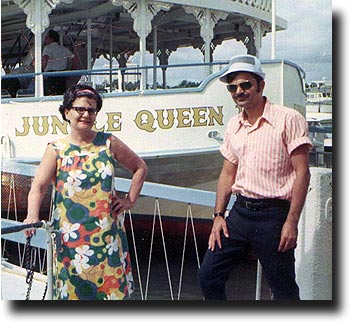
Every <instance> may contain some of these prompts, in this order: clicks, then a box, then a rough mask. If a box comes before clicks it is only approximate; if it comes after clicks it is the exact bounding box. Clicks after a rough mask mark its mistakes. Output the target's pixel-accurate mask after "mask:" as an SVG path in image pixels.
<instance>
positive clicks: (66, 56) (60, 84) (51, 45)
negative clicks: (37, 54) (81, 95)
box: [42, 30, 74, 95]
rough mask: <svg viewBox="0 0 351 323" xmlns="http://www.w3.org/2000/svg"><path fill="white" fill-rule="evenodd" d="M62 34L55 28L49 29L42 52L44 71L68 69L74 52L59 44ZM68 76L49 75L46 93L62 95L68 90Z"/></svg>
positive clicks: (46, 82) (45, 88) (46, 80)
mask: <svg viewBox="0 0 351 323" xmlns="http://www.w3.org/2000/svg"><path fill="white" fill-rule="evenodd" d="M59 40H60V36H59V34H58V33H57V32H56V31H54V30H49V31H48V33H47V34H46V37H45V39H44V45H45V47H44V49H43V54H42V70H43V72H60V71H64V70H66V69H67V66H68V65H69V64H70V60H71V59H73V57H74V54H73V53H72V52H71V51H70V50H69V49H68V48H66V47H64V46H61V45H60V44H59ZM66 80H67V77H66V76H47V77H46V79H45V82H44V93H45V95H60V94H63V93H64V92H65V90H66Z"/></svg>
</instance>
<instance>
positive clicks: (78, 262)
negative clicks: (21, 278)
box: [24, 85, 147, 300]
mask: <svg viewBox="0 0 351 323" xmlns="http://www.w3.org/2000/svg"><path fill="white" fill-rule="evenodd" d="M101 106H102V99H101V96H100V95H99V93H97V92H96V91H95V90H94V89H93V88H91V87H90V86H87V85H74V86H72V87H71V88H69V89H68V90H67V91H66V92H65V95H64V100H63V104H62V105H61V106H60V109H59V111H60V113H61V115H62V117H63V119H64V120H66V121H67V122H68V123H69V124H70V128H71V132H70V134H69V135H68V136H67V137H65V138H62V139H59V140H57V141H54V142H51V143H50V144H48V146H47V148H46V151H45V153H44V156H43V159H42V161H41V163H40V166H39V169H38V172H37V174H36V176H35V178H34V181H33V183H32V188H31V190H30V192H29V195H28V214H27V218H26V219H25V220H24V222H25V223H34V222H38V221H39V209H40V205H41V202H42V198H43V196H44V194H45V192H46V190H47V188H48V186H49V184H50V181H51V180H52V182H53V184H54V187H55V199H54V211H53V218H54V221H53V224H54V229H56V230H60V231H61V233H62V234H61V239H60V241H59V242H58V243H57V244H56V252H55V256H54V270H56V272H54V298H55V299H61V300H67V299H69V300H71V299H80V300H105V299H125V298H128V297H129V295H130V293H131V292H132V289H133V279H132V271H131V266H130V258H129V252H128V246H127V238H126V234H125V229H124V225H123V219H122V218H120V217H119V216H118V214H120V213H121V212H123V211H125V210H128V209H130V208H132V207H133V206H134V204H135V202H136V200H137V198H138V197H139V194H140V191H141V188H142V186H143V183H144V180H145V177H146V174H147V167H146V165H145V163H144V161H143V160H142V159H140V158H139V157H138V156H137V155H136V154H135V153H134V152H133V151H132V150H131V149H130V148H128V147H127V146H126V145H125V144H124V143H123V142H122V141H121V140H119V139H118V138H116V137H115V136H113V135H111V134H109V133H104V132H95V131H94V130H93V129H92V128H93V125H94V123H95V120H96V115H97V113H98V112H99V111H100V109H101ZM116 162H119V163H120V164H122V165H124V166H125V167H126V168H128V169H130V170H131V171H132V172H133V178H132V182H131V186H130V190H129V193H128V194H127V196H126V197H125V198H124V199H122V198H119V197H117V196H116V195H115V194H114V187H113V184H114V168H115V164H116Z"/></svg>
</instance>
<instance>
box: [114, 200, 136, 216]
mask: <svg viewBox="0 0 351 323" xmlns="http://www.w3.org/2000/svg"><path fill="white" fill-rule="evenodd" d="M134 204H135V203H133V202H132V201H130V200H129V199H128V197H126V198H120V197H118V196H117V195H113V196H112V202H111V210H112V213H113V217H114V218H117V216H118V214H120V213H122V212H123V211H127V210H129V209H131V208H132V207H133V206H134Z"/></svg>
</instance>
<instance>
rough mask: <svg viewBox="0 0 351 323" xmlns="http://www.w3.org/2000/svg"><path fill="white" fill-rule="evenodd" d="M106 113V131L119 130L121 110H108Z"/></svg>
mask: <svg viewBox="0 0 351 323" xmlns="http://www.w3.org/2000/svg"><path fill="white" fill-rule="evenodd" d="M106 114H107V130H106V131H121V128H122V123H121V117H122V113H121V112H111V113H110V112H109V113H106Z"/></svg>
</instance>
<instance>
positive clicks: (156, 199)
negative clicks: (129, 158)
mask: <svg viewBox="0 0 351 323" xmlns="http://www.w3.org/2000/svg"><path fill="white" fill-rule="evenodd" d="M37 167H38V166H37V165H33V164H26V163H22V162H16V161H11V160H7V159H3V160H2V166H1V171H2V173H8V174H10V176H18V175H21V176H26V177H27V176H29V177H33V176H34V175H35V172H36V169H37ZM115 181H116V185H117V186H116V187H118V192H122V194H123V192H128V190H129V187H130V180H129V179H125V178H116V179H115ZM11 183H12V184H11V185H12V186H13V187H12V194H9V196H12V199H14V201H15V202H16V196H15V192H16V187H15V186H16V183H15V181H11ZM145 197H148V198H151V199H152V200H153V217H152V221H153V224H152V228H151V232H149V235H151V238H150V239H149V240H150V247H149V250H148V252H149V258H148V266H147V273H146V282H145V283H143V282H142V277H145V272H144V274H142V273H141V268H140V262H139V260H138V250H139V249H140V246H137V244H136V238H135V233H134V222H133V221H134V219H135V216H136V215H135V214H134V213H133V212H132V211H128V212H126V213H125V214H124V216H125V220H128V221H126V222H125V223H127V222H128V223H129V232H130V235H131V237H132V238H131V241H132V244H133V247H131V246H130V249H131V256H132V262H133V263H134V266H135V267H134V268H136V272H137V277H138V285H136V286H139V290H138V295H140V296H138V297H140V299H141V300H147V299H148V293H149V286H150V276H151V272H152V266H151V262H152V259H153V245H154V243H155V239H156V238H155V236H156V230H157V229H159V232H158V237H160V239H161V243H160V242H158V244H159V245H160V244H161V245H162V249H163V255H164V260H165V267H166V269H167V277H168V288H169V297H170V299H171V300H180V299H182V283H183V278H184V276H183V271H184V265H185V261H186V257H185V253H186V249H187V248H188V249H189V240H190V239H189V236H190V238H191V236H192V238H193V244H192V245H193V246H194V249H195V250H194V251H195V254H196V264H197V268H199V267H200V255H199V250H198V238H197V235H196V224H194V216H193V207H194V206H201V207H208V208H211V209H209V210H208V214H210V212H211V210H212V208H213V206H214V203H215V192H211V191H204V190H198V189H192V188H185V187H175V186H171V185H165V184H157V183H151V182H145V184H144V186H143V189H142V191H141V198H145ZM163 201H173V202H177V203H180V204H181V205H183V208H182V210H183V211H181V212H183V217H180V219H181V221H183V222H184V223H183V230H184V231H183V233H180V236H181V237H182V241H183V250H182V256H181V263H180V268H177V270H176V271H173V273H172V272H171V269H170V264H169V261H170V260H172V257H173V256H174V255H172V254H170V253H169V246H170V244H169V241H170V240H171V239H172V237H167V236H166V235H165V230H164V219H165V217H164V215H163V212H162V211H161V210H162V206H161V205H162V202H163ZM234 201H235V197H234V196H233V197H232V199H231V201H230V204H232V203H233V202H234ZM9 204H10V203H9ZM15 204H16V203H15ZM14 213H17V212H16V207H14V210H12V211H11V212H10V210H8V211H7V215H6V219H5V218H2V219H1V224H2V228H4V229H5V230H9V229H8V227H9V226H10V227H14V226H19V225H21V224H22V223H21V222H20V221H19V219H18V215H17V214H14ZM151 213H152V212H151ZM2 216H3V217H4V215H2ZM11 217H14V218H15V219H16V221H13V220H11V219H10V218H11ZM166 218H167V217H166ZM208 220H209V221H208V224H209V225H211V222H210V219H208ZM48 222H50V221H48ZM6 228H7V229H6ZM21 229H22V227H21ZM23 229H28V228H27V227H25V228H23ZM127 229H128V227H127ZM37 230H38V231H44V230H43V229H37ZM16 231H17V229H16ZM4 233H6V231H5V232H4ZM4 233H3V232H2V239H7V237H6V236H7V235H5V234H4ZM3 234H4V235H3ZM172 234H174V232H172ZM178 234H179V232H178ZM8 236H11V238H10V239H11V240H12V241H16V242H17V243H18V245H20V243H21V244H23V243H24V241H25V236H24V234H23V232H15V233H11V234H9V235H8ZM34 237H35V239H34V240H33V245H34V246H35V247H39V248H42V249H47V248H48V246H49V248H51V247H50V241H49V242H47V243H45V237H46V235H45V234H44V233H40V234H36V235H35V236H34ZM173 238H174V237H173ZM38 240H40V241H41V242H38ZM146 240H148V239H146ZM166 240H168V244H167V243H166ZM5 241H6V240H5ZM4 245H5V244H3V248H4ZM143 249H144V250H145V246H144V247H143ZM18 250H19V252H20V251H21V252H22V255H20V256H19V257H20V258H21V259H23V257H24V248H23V247H22V248H20V247H18ZM48 251H49V250H48ZM188 252H189V251H188ZM2 253H3V251H2ZM37 254H38V256H39V255H40V254H43V252H41V253H40V252H38V253H37ZM45 254H46V251H45V252H44V256H43V257H44V258H45ZM50 254H51V253H50ZM49 259H50V258H49V257H47V261H50V260H49ZM40 262H41V263H43V260H42V259H41V260H40ZM20 265H21V264H20ZM22 265H23V264H22ZM143 266H144V267H145V264H143ZM48 267H50V266H49V263H48ZM172 268H173V270H174V267H172ZM40 270H41V271H42V272H43V273H44V266H42V268H41V269H40ZM174 272H177V273H180V274H179V279H178V280H177V279H175V278H174V277H173V276H174ZM191 275H193V278H192V280H193V281H196V275H197V269H196V270H195V271H194V272H193V273H192V274H191ZM261 276H262V271H261V267H260V264H259V262H257V275H256V294H255V298H256V300H259V299H260V298H261V280H262V277H261ZM175 281H176V284H177V285H178V287H177V296H175V295H174V290H175V288H174V282H175ZM243 287H244V286H243ZM244 288H245V287H244ZM151 297H152V296H151Z"/></svg>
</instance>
